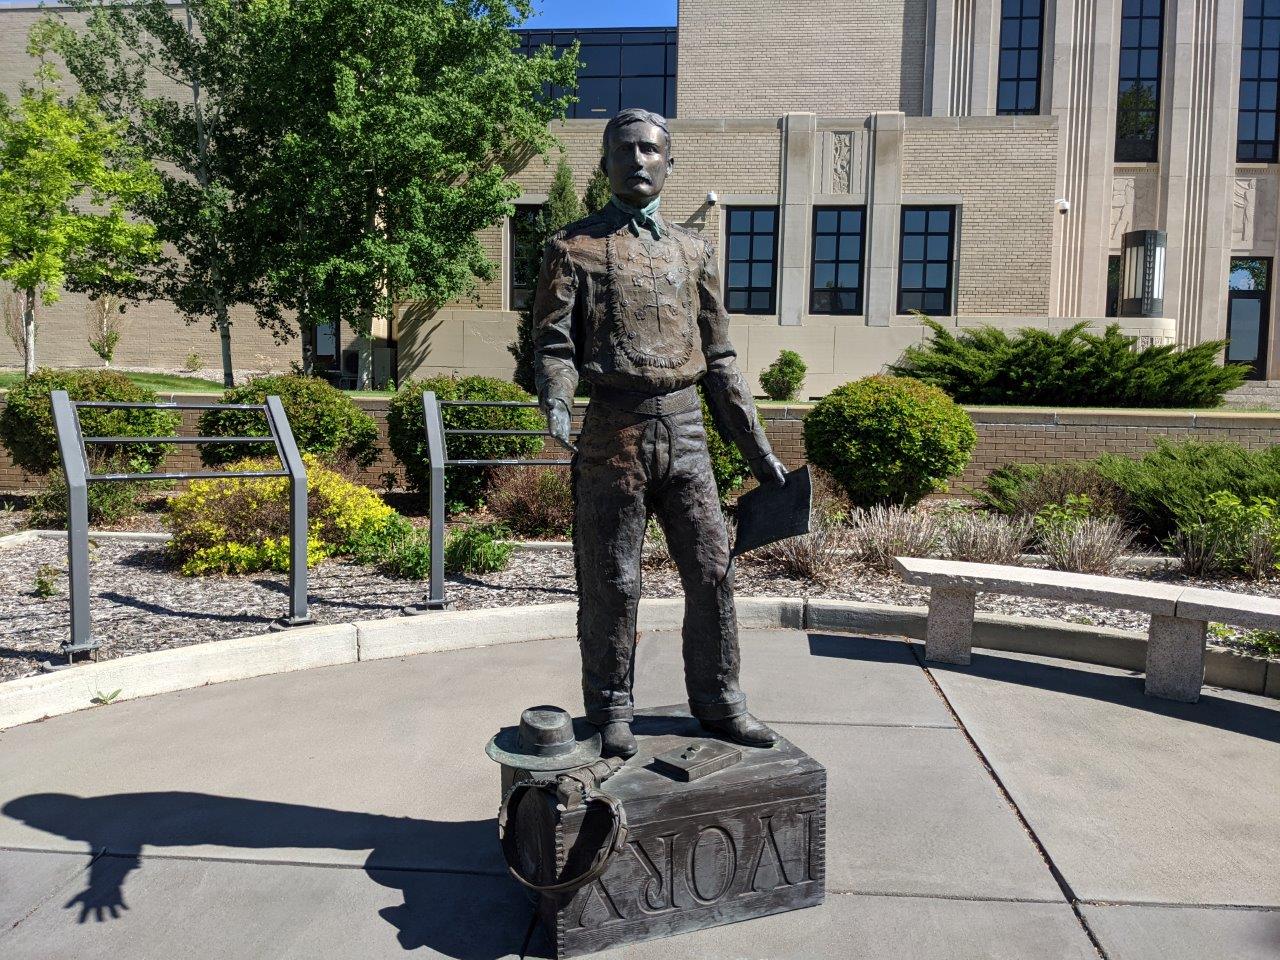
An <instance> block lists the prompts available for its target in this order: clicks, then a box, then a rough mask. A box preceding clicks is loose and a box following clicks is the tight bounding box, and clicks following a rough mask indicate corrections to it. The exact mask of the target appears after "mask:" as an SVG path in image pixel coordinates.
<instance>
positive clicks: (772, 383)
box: [760, 350, 809, 400]
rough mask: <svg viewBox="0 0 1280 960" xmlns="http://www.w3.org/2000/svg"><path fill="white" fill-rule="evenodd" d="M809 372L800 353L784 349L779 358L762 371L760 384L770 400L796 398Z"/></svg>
mask: <svg viewBox="0 0 1280 960" xmlns="http://www.w3.org/2000/svg"><path fill="white" fill-rule="evenodd" d="M808 372H809V368H808V366H807V365H806V364H805V362H804V360H803V359H801V357H800V354H798V353H796V352H795V351H794V350H783V351H782V352H781V353H780V354H778V359H777V360H775V361H773V363H771V364H769V366H767V367H765V368H764V369H763V370H761V371H760V386H762V387H764V392H765V394H766V395H767V396H768V397H769V399H770V400H794V399H795V398H796V394H797V393H799V392H800V387H801V386H802V385H803V384H804V375H805V374H806V373H808Z"/></svg>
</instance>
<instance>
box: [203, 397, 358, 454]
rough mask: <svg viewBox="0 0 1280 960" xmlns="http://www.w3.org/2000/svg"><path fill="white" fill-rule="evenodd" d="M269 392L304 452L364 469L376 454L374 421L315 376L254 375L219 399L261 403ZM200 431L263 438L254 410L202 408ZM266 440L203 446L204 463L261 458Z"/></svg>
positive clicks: (260, 420)
mask: <svg viewBox="0 0 1280 960" xmlns="http://www.w3.org/2000/svg"><path fill="white" fill-rule="evenodd" d="M272 394H274V395H275V396H278V397H279V398H280V403H281V405H282V406H283V407H284V412H285V414H286V415H287V416H288V417H289V428H290V429H291V430H292V431H293V439H294V440H296V441H297V443H298V449H299V450H301V451H302V452H303V453H310V454H314V455H315V456H317V457H320V458H321V459H322V460H325V461H328V462H344V461H346V462H351V463H355V464H356V465H358V466H360V467H367V466H369V465H370V464H372V463H373V462H374V460H376V459H377V457H378V425H377V423H375V422H374V419H373V417H371V416H370V415H369V414H367V413H366V412H365V411H363V410H361V409H360V407H358V406H357V405H356V403H355V401H353V400H352V399H351V398H350V397H349V396H347V395H346V394H345V393H343V392H342V391H341V390H339V389H337V388H336V387H334V386H333V385H332V384H331V383H329V382H328V381H327V380H321V379H320V378H319V377H301V376H268V377H255V378H254V379H252V380H250V381H249V382H248V383H245V384H243V385H241V386H239V387H232V388H231V389H230V390H227V391H226V392H225V393H224V394H223V395H222V401H221V402H222V403H243V404H260V403H266V400H267V397H268V396H271V395H272ZM200 434H201V436H207V437H235V436H241V437H258V436H263V437H265V436H268V435H269V434H270V431H269V430H268V429H267V423H266V418H265V417H264V416H263V415H262V414H261V413H258V412H256V411H253V410H206V411H205V412H204V413H203V414H201V416H200ZM271 453H272V447H271V446H270V445H268V444H263V445H262V446H259V445H258V444H250V445H249V446H248V447H247V448H246V447H245V446H244V445H242V444H230V443H217V444H202V445H201V446H200V459H201V460H202V461H203V462H204V463H205V465H206V466H211V467H213V466H221V465H223V464H226V463H230V462H232V461H233V460H242V459H244V458H245V457H266V456H270V455H271Z"/></svg>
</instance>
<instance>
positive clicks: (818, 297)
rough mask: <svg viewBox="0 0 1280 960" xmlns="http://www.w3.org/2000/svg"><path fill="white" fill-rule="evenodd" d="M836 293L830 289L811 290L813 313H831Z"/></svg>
mask: <svg viewBox="0 0 1280 960" xmlns="http://www.w3.org/2000/svg"><path fill="white" fill-rule="evenodd" d="M835 305H836V295H835V294H833V293H832V292H831V291H830V290H815V291H813V308H812V311H811V312H813V313H831V312H832V311H833V310H834V309H835Z"/></svg>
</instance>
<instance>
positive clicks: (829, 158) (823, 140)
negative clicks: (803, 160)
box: [813, 130, 867, 195]
mask: <svg viewBox="0 0 1280 960" xmlns="http://www.w3.org/2000/svg"><path fill="white" fill-rule="evenodd" d="M818 137H819V154H818V156H819V158H820V160H819V162H818V164H817V167H816V169H815V171H814V173H815V177H814V185H813V189H814V192H815V193H826V194H833V193H835V194H839V193H848V194H855V195H860V194H863V193H864V192H865V191H866V183H865V177H866V169H867V161H866V156H865V154H866V150H867V136H866V134H865V132H864V131H861V130H851V131H843V130H836V131H824V132H822V133H820V134H819V135H818Z"/></svg>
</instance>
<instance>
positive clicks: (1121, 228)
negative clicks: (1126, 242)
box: [1111, 177, 1138, 246]
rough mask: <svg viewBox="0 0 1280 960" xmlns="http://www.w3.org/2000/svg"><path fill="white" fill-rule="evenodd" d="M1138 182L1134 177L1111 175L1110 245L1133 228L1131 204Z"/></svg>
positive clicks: (1132, 203) (1114, 243) (1115, 244)
mask: <svg viewBox="0 0 1280 960" xmlns="http://www.w3.org/2000/svg"><path fill="white" fill-rule="evenodd" d="M1137 191H1138V183H1137V179H1136V178H1134V177H1113V178H1112V180H1111V245H1112V246H1117V245H1119V243H1120V238H1121V237H1123V236H1124V235H1125V234H1126V233H1128V232H1129V231H1130V230H1132V229H1133V206H1134V198H1135V197H1136V195H1137Z"/></svg>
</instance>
